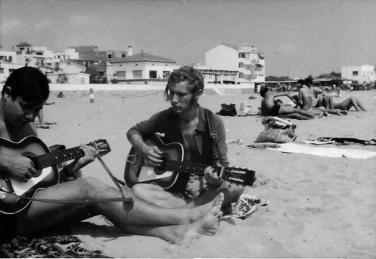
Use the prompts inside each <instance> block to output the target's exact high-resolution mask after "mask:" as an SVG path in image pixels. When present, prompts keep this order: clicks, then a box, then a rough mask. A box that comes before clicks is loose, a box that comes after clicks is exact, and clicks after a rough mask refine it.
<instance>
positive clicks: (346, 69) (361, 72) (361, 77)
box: [341, 65, 376, 84]
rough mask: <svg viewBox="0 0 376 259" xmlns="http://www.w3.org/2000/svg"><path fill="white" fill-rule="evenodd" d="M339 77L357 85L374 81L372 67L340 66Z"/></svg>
mask: <svg viewBox="0 0 376 259" xmlns="http://www.w3.org/2000/svg"><path fill="white" fill-rule="evenodd" d="M341 77H342V78H343V79H347V80H353V81H357V82H358V83H360V84H362V83H371V82H375V81H376V74H375V66H374V65H360V66H342V67H341Z"/></svg>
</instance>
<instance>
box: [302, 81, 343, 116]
mask: <svg viewBox="0 0 376 259" xmlns="http://www.w3.org/2000/svg"><path fill="white" fill-rule="evenodd" d="M300 83H301V87H300V88H299V93H298V98H297V100H298V101H297V104H298V106H299V107H300V108H301V109H302V110H310V111H312V112H313V113H315V114H320V113H323V112H324V113H331V114H335V115H341V114H344V115H345V114H347V113H346V112H345V111H342V110H340V109H335V108H334V106H333V96H329V95H327V94H326V93H325V91H324V90H322V89H320V88H318V87H313V81H312V78H307V79H305V80H301V81H300Z"/></svg>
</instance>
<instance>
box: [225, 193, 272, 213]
mask: <svg viewBox="0 0 376 259" xmlns="http://www.w3.org/2000/svg"><path fill="white" fill-rule="evenodd" d="M268 204H269V201H268V200H265V199H260V198H258V197H257V196H256V195H251V194H247V193H243V194H242V195H240V197H239V200H238V202H236V203H233V204H232V206H231V213H229V214H228V215H225V216H224V218H225V219H228V218H233V217H236V218H240V219H246V218H247V217H249V216H250V215H251V214H252V213H253V212H255V211H256V210H257V208H258V207H260V206H266V205H268Z"/></svg>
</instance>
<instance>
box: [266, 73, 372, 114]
mask: <svg viewBox="0 0 376 259" xmlns="http://www.w3.org/2000/svg"><path fill="white" fill-rule="evenodd" d="M298 86H299V91H298V93H297V94H293V93H291V92H273V91H272V90H271V88H269V87H267V86H262V87H261V88H260V95H261V97H262V101H261V107H260V110H261V115H262V116H281V117H285V118H291V119H298V120H308V119H313V118H315V117H321V116H327V115H328V114H335V115H346V114H347V111H348V110H350V109H351V108H354V109H355V110H357V111H365V110H366V109H365V107H364V105H363V104H362V103H361V102H360V101H359V100H358V99H356V98H355V97H349V98H347V99H345V100H343V101H341V102H334V100H333V95H330V94H329V93H328V92H326V91H325V90H323V89H321V88H319V87H313V80H312V78H310V77H308V78H306V79H303V80H299V81H298ZM282 96H286V97H288V98H289V99H290V101H291V102H290V103H283V102H282V100H281V98H278V97H282Z"/></svg>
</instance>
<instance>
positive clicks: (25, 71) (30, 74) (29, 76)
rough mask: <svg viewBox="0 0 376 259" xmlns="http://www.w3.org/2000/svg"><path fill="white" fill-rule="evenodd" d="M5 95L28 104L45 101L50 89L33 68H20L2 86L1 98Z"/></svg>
mask: <svg viewBox="0 0 376 259" xmlns="http://www.w3.org/2000/svg"><path fill="white" fill-rule="evenodd" d="M5 93H7V94H9V95H10V96H11V97H12V98H13V99H14V98H16V97H17V96H20V97H22V98H23V100H24V101H25V102H28V103H40V102H43V101H45V100H47V98H48V96H49V94H50V89H49V85H48V79H47V77H46V76H45V75H44V74H43V73H42V72H41V71H40V70H39V69H37V68H35V67H21V68H19V69H16V70H14V71H13V72H12V73H11V74H10V75H9V77H8V78H7V80H6V81H5V84H4V86H3V90H2V92H1V94H2V96H4V94H5Z"/></svg>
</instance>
